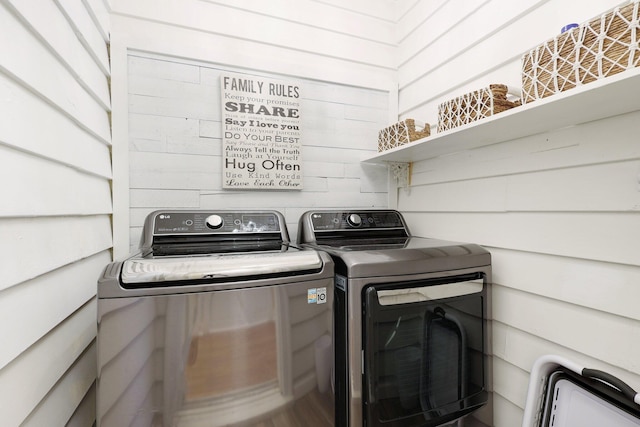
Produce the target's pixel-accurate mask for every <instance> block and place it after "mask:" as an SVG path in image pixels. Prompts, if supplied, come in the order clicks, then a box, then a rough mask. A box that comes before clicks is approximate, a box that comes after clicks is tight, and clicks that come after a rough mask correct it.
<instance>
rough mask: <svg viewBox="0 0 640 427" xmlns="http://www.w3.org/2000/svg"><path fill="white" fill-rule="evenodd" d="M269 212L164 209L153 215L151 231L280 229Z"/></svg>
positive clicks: (156, 233)
mask: <svg viewBox="0 0 640 427" xmlns="http://www.w3.org/2000/svg"><path fill="white" fill-rule="evenodd" d="M280 231H281V225H280V218H279V216H278V215H277V214H276V213H273V212H231V211H216V212H211V211H190V212H180V211H166V212H156V214H155V215H154V223H153V234H154V235H156V236H157V235H171V234H215V233H261V232H270V233H273V232H280Z"/></svg>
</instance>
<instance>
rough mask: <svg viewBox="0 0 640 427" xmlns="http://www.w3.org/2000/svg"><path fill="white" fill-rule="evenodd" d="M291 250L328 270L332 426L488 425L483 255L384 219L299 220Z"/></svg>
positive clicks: (385, 214) (360, 215)
mask: <svg viewBox="0 0 640 427" xmlns="http://www.w3.org/2000/svg"><path fill="white" fill-rule="evenodd" d="M298 244H299V245H300V246H301V247H307V248H313V249H315V250H323V251H326V252H327V253H329V254H331V256H332V257H333V259H334V261H335V263H336V265H335V271H336V288H335V302H334V311H335V357H336V371H335V393H336V425H338V426H352V427H355V426H358V427H360V426H388V427H412V426H421V427H423V426H427V427H429V426H440V425H445V424H447V425H448V424H449V423H453V422H458V420H461V419H462V418H464V417H466V418H465V422H468V424H465V425H484V424H481V420H482V421H483V422H484V423H486V424H488V425H491V423H492V420H491V418H492V413H491V404H490V403H489V402H490V389H491V372H490V357H489V349H490V345H489V340H490V337H489V332H490V331H489V326H488V319H489V318H490V317H489V314H490V306H489V285H490V283H491V256H490V254H489V252H487V251H486V250H485V249H483V248H481V247H480V246H478V245H474V244H468V243H455V242H447V241H441V240H435V239H427V238H418V237H411V235H410V233H409V230H408V228H407V226H406V223H405V221H404V219H403V217H402V215H400V213H398V212H397V211H393V210H352V211H310V212H306V213H305V214H303V216H302V217H301V218H300V224H299V228H298ZM480 408H482V409H480ZM469 414H472V416H471V417H467V415H469Z"/></svg>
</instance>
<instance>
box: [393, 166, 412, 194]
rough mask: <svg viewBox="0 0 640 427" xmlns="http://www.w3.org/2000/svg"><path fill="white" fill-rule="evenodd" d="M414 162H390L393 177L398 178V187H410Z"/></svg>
mask: <svg viewBox="0 0 640 427" xmlns="http://www.w3.org/2000/svg"><path fill="white" fill-rule="evenodd" d="M412 166H413V164H412V163H399V162H390V163H389V168H390V169H391V174H392V176H393V179H395V180H396V183H397V185H398V188H408V187H409V186H410V185H411V167H412Z"/></svg>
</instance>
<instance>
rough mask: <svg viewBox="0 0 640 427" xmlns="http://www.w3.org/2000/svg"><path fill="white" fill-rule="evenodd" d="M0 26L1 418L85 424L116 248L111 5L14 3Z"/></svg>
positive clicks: (5, 8)
mask: <svg viewBox="0 0 640 427" xmlns="http://www.w3.org/2000/svg"><path fill="white" fill-rule="evenodd" d="M0 22H2V31H0V100H1V101H0V182H1V184H0V200H2V202H1V203H0V265H1V266H2V273H1V274H0V337H2V344H1V345H0V402H2V403H1V404H0V418H1V419H2V424H3V425H7V426H17V425H24V426H32V425H33V426H44V425H59V426H61V425H72V426H73V425H77V426H87V425H91V424H92V423H93V420H94V417H95V402H94V400H95V393H94V381H95V371H96V363H95V331H96V303H95V298H94V297H95V293H96V281H97V278H98V276H99V274H100V271H101V270H102V268H103V267H104V266H105V265H106V264H107V263H108V262H109V261H110V260H111V251H110V248H111V243H112V239H111V221H110V214H111V190H110V179H111V159H110V145H111V134H110V127H109V111H110V97H109V86H108V79H109V59H108V53H107V41H108V31H109V18H108V11H107V8H106V6H105V5H104V4H103V3H102V1H100V0H87V1H79V0H78V1H73V0H60V1H42V2H25V1H19V0H15V1H14V0H8V1H3V2H2V4H0Z"/></svg>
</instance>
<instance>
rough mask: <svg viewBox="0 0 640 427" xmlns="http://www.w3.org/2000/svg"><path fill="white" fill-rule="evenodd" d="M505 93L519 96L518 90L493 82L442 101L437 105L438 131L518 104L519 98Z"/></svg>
mask: <svg viewBox="0 0 640 427" xmlns="http://www.w3.org/2000/svg"><path fill="white" fill-rule="evenodd" d="M507 93H509V94H512V95H513V96H514V97H517V98H519V97H520V91H519V90H516V89H513V88H510V87H508V86H506V85H502V84H493V85H489V87H486V88H483V89H480V90H476V91H474V92H470V93H467V94H464V95H462V96H459V97H457V98H454V99H451V100H449V101H446V102H443V103H442V104H440V105H439V106H438V132H443V131H445V130H448V129H453V128H455V127H458V126H462V125H466V124H467V123H471V122H474V121H476V120H480V119H482V118H485V117H490V116H492V115H494V114H498V113H501V112H503V111H506V110H509V109H511V108H513V107H517V106H518V105H520V100H519V99H517V100H514V101H512V100H509V99H507Z"/></svg>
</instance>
